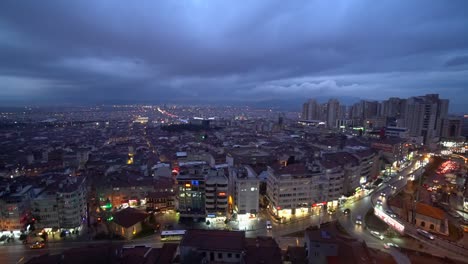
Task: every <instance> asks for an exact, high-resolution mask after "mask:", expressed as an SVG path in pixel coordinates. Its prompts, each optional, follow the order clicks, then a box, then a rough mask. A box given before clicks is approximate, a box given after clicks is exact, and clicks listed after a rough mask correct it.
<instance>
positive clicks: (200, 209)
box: [175, 165, 210, 218]
mask: <svg viewBox="0 0 468 264" xmlns="http://www.w3.org/2000/svg"><path fill="white" fill-rule="evenodd" d="M209 169H210V168H209V167H208V166H206V165H187V166H181V167H180V171H179V174H178V175H177V177H176V200H175V203H176V208H177V210H178V211H179V213H180V217H188V218H204V217H206V212H205V175H206V174H207V173H208V171H209Z"/></svg>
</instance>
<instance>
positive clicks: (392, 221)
mask: <svg viewBox="0 0 468 264" xmlns="http://www.w3.org/2000/svg"><path fill="white" fill-rule="evenodd" d="M374 214H375V215H376V216H378V217H379V218H380V219H382V220H383V221H384V222H385V223H387V224H388V225H389V226H390V227H391V228H393V229H395V230H396V231H398V232H399V233H400V234H403V233H404V232H405V226H404V225H402V224H401V223H399V222H398V221H397V220H395V219H393V218H391V217H390V216H389V215H387V214H386V213H385V212H384V211H382V210H380V209H379V208H376V207H375V208H374Z"/></svg>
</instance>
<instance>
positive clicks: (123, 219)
mask: <svg viewBox="0 0 468 264" xmlns="http://www.w3.org/2000/svg"><path fill="white" fill-rule="evenodd" d="M147 217H148V214H147V213H145V212H143V211H140V210H137V209H134V208H130V207H129V208H125V209H123V210H121V211H119V212H117V213H115V214H114V223H116V224H118V225H120V226H122V227H125V228H128V227H131V226H133V225H135V224H136V223H138V222H141V221H143V220H145V219H146V218H147Z"/></svg>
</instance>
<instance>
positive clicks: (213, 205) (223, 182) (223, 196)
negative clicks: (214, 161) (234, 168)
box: [205, 169, 229, 221]
mask: <svg viewBox="0 0 468 264" xmlns="http://www.w3.org/2000/svg"><path fill="white" fill-rule="evenodd" d="M228 196H229V193H228V179H227V178H226V176H225V175H224V173H223V170H216V169H211V170H210V171H209V172H208V175H207V176H206V180H205V210H206V217H207V218H210V219H215V220H218V221H223V220H226V216H227V213H228Z"/></svg>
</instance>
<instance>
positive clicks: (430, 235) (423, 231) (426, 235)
mask: <svg viewBox="0 0 468 264" xmlns="http://www.w3.org/2000/svg"><path fill="white" fill-rule="evenodd" d="M416 231H417V232H418V234H420V235H422V236H423V237H426V238H429V239H430V240H434V236H433V235H432V234H431V233H429V232H427V231H426V230H422V229H419V228H418V229H417V230H416Z"/></svg>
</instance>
